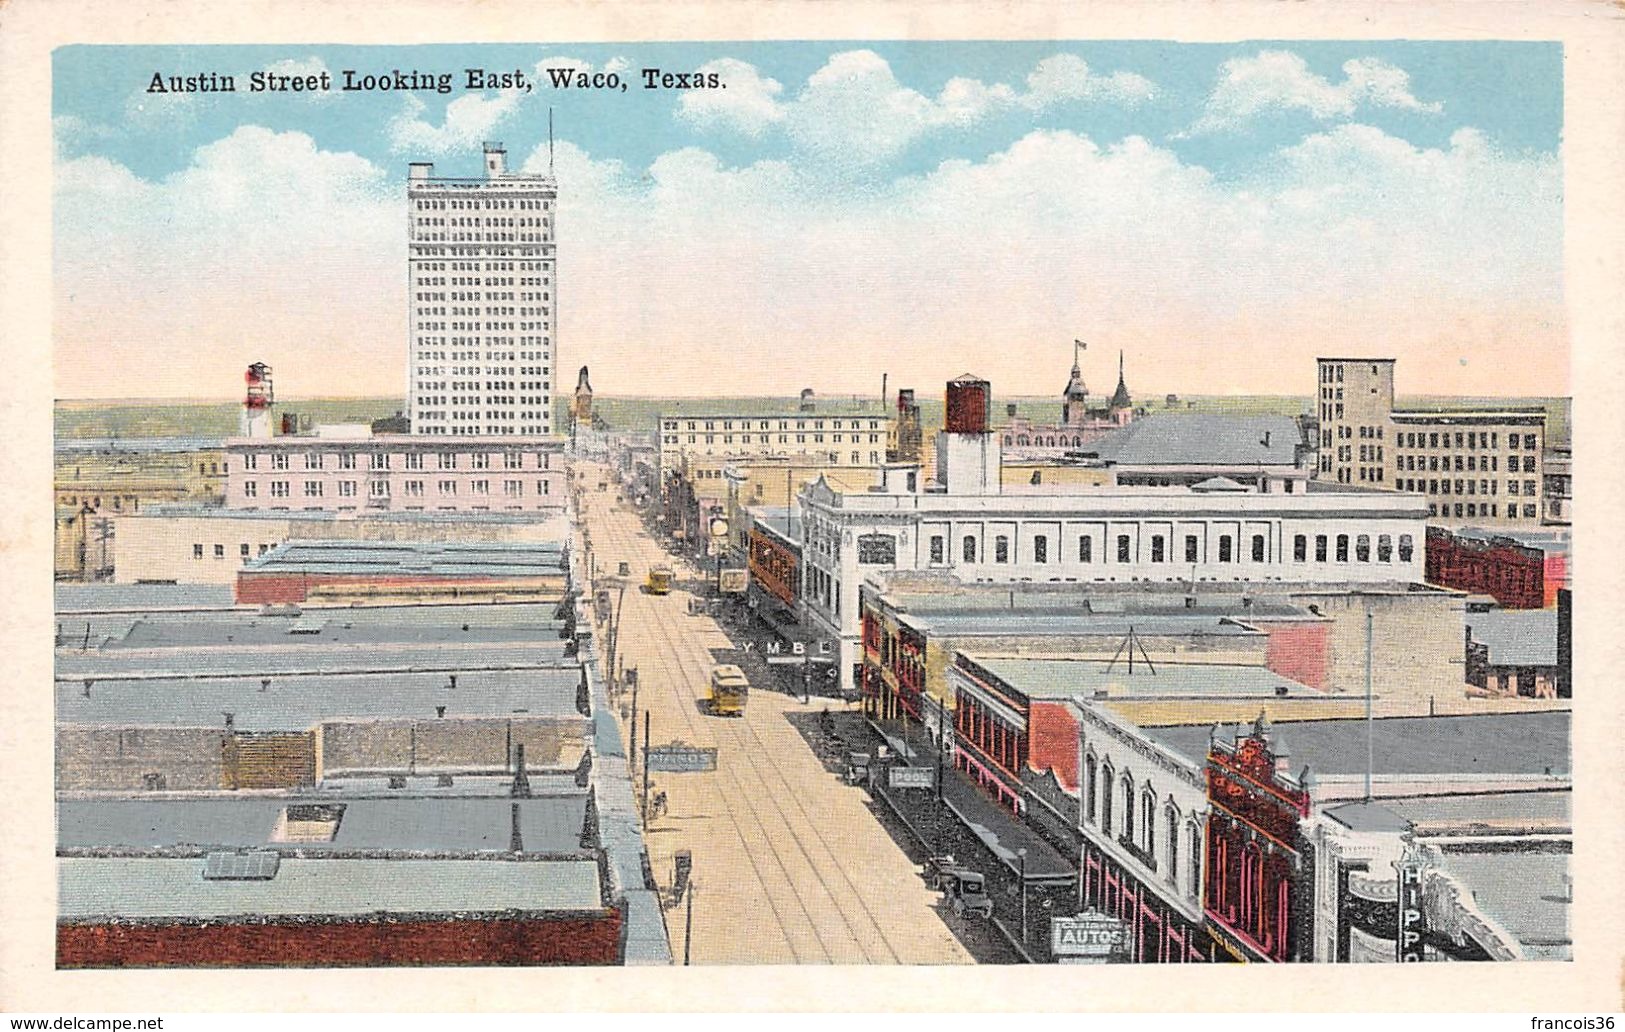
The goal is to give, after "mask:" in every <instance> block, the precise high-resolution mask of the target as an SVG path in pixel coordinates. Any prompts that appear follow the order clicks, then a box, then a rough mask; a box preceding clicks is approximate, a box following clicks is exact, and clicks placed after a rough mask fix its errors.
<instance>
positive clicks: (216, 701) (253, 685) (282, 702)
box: [56, 657, 585, 731]
mask: <svg viewBox="0 0 1625 1032" xmlns="http://www.w3.org/2000/svg"><path fill="white" fill-rule="evenodd" d="M250 658H252V657H250ZM59 676H60V675H59ZM456 676H457V687H455V688H453V687H451V686H450V675H448V674H446V673H351V674H313V675H309V676H290V675H279V676H274V677H272V678H271V683H270V686H269V687H267V688H263V689H262V687H261V680H262V679H261V678H260V677H258V676H235V677H177V678H171V677H152V678H149V679H144V680H130V679H118V678H116V677H113V678H107V679H100V678H98V679H95V680H94V682H93V684H92V686H91V688H90V694H89V695H88V696H87V695H86V694H85V689H84V685H83V682H82V681H80V680H73V679H68V680H59V681H57V683H56V722H57V725H58V726H59V727H60V726H65V725H100V726H104V727H119V728H138V727H172V728H179V727H186V728H224V726H225V716H224V715H225V714H226V713H230V714H232V724H233V727H234V728H236V729H237V730H239V731H296V730H305V729H308V728H311V727H313V726H315V725H317V724H319V723H322V722H324V721H336V720H425V719H435V718H436V715H437V712H436V711H437V707H440V706H444V707H445V708H446V709H445V716H446V718H448V719H451V718H462V719H469V718H481V717H484V718H497V717H519V716H523V717H529V718H541V717H546V718H567V717H574V718H581V714H580V712H579V711H578V710H577V709H576V692H577V689H578V687H579V685H580V683H581V672H580V671H579V670H569V669H541V670H464V671H461V672H459V673H458V674H457V675H456ZM581 719H585V718H581Z"/></svg>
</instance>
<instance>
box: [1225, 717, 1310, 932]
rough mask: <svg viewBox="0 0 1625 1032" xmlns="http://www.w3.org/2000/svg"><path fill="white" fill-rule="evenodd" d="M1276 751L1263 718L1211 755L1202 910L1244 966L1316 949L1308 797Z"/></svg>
mask: <svg viewBox="0 0 1625 1032" xmlns="http://www.w3.org/2000/svg"><path fill="white" fill-rule="evenodd" d="M1275 749H1276V747H1275V745H1274V743H1273V741H1272V735H1271V731H1270V726H1269V724H1268V722H1267V721H1265V720H1264V718H1263V716H1262V715H1260V717H1259V719H1258V720H1257V721H1256V722H1254V724H1253V727H1252V731H1251V733H1250V734H1245V735H1238V737H1237V738H1236V740H1235V741H1234V742H1226V741H1224V740H1223V739H1222V738H1220V737H1219V736H1218V735H1214V737H1213V738H1212V739H1211V741H1210V744H1209V747H1208V756H1207V769H1206V779H1207V794H1208V805H1209V808H1210V814H1209V816H1208V821H1207V840H1206V853H1207V857H1206V864H1205V867H1206V872H1207V877H1206V883H1205V886H1204V889H1203V909H1204V911H1205V912H1206V914H1207V919H1208V927H1209V930H1210V931H1211V933H1212V934H1213V936H1214V938H1215V939H1217V940H1218V941H1219V943H1220V944H1221V945H1222V946H1223V947H1224V948H1225V949H1226V950H1227V951H1229V952H1230V953H1231V954H1232V955H1233V956H1234V957H1235V958H1236V959H1238V960H1246V961H1273V962H1288V961H1305V960H1309V959H1310V951H1311V949H1312V942H1311V940H1312V933H1313V925H1312V922H1313V907H1314V899H1313V886H1314V879H1313V878H1312V877H1310V874H1309V854H1308V850H1307V848H1306V846H1305V843H1304V842H1303V838H1302V833H1301V831H1300V830H1299V822H1300V821H1301V820H1303V819H1304V818H1305V817H1307V816H1309V790H1308V786H1306V785H1303V784H1300V783H1299V782H1298V781H1297V780H1296V779H1294V778H1293V777H1292V775H1290V774H1289V773H1288V772H1287V770H1286V763H1287V761H1288V757H1287V755H1286V754H1285V751H1284V750H1282V751H1281V752H1280V753H1279V754H1277V752H1276V751H1275Z"/></svg>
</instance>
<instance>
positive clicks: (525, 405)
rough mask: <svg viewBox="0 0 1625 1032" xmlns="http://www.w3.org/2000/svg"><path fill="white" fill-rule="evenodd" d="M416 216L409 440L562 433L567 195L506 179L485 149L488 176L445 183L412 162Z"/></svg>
mask: <svg viewBox="0 0 1625 1032" xmlns="http://www.w3.org/2000/svg"><path fill="white" fill-rule="evenodd" d="M406 203H407V215H408V230H407V233H408V246H409V255H408V259H407V304H408V310H409V316H408V321H407V325H408V333H409V336H410V339H411V343H410V346H409V347H408V349H407V350H408V354H407V414H408V415H409V416H410V417H411V424H412V433H414V434H440V435H457V436H465V437H472V436H490V435H525V436H535V435H541V434H551V433H552V432H553V413H552V406H553V368H554V366H555V365H556V364H557V363H556V360H555V356H556V354H557V350H556V348H557V343H556V328H557V325H558V323H557V312H558V304H557V296H558V291H557V267H556V265H555V260H556V258H555V254H554V243H553V219H554V216H555V215H556V214H557V210H558V184H557V182H556V181H555V180H554V178H553V176H552V174H551V170H550V171H549V174H547V175H539V174H534V173H530V174H527V173H520V172H509V171H508V169H507V151H506V150H504V149H503V146H502V144H500V143H487V144H485V175H484V177H483V178H475V179H464V178H449V177H443V176H440V177H437V176H436V175H435V174H434V165H433V164H432V163H430V162H412V163H411V165H410V166H409V172H408V175H407V184H406Z"/></svg>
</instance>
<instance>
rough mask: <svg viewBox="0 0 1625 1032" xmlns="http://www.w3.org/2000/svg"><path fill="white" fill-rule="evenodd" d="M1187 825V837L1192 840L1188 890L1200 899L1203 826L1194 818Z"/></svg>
mask: <svg viewBox="0 0 1625 1032" xmlns="http://www.w3.org/2000/svg"><path fill="white" fill-rule="evenodd" d="M1186 827H1187V830H1188V831H1189V834H1188V835H1187V836H1186V838H1188V839H1189V840H1190V844H1191V848H1190V850H1189V856H1188V858H1187V860H1186V862H1187V863H1189V864H1190V865H1191V881H1190V885H1189V887H1188V891H1189V892H1190V894H1191V896H1193V897H1194V898H1196V899H1197V900H1200V899H1201V898H1202V826H1201V825H1200V824H1198V823H1197V822H1196V821H1194V820H1193V821H1191V822H1190V823H1189V824H1188V825H1187V826H1186Z"/></svg>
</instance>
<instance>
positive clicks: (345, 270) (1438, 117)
mask: <svg viewBox="0 0 1625 1032" xmlns="http://www.w3.org/2000/svg"><path fill="white" fill-rule="evenodd" d="M469 68H480V69H485V70H487V71H491V72H503V71H508V72H512V71H518V72H521V73H523V77H524V81H525V82H527V83H528V84H529V85H530V88H529V89H528V90H527V89H507V90H503V89H494V90H493V89H465V88H464V86H465V83H466V78H465V76H466V71H465V70H466V69H469ZM645 68H658V69H661V70H663V71H668V72H683V73H693V72H699V73H702V74H713V73H714V74H715V76H716V81H718V82H719V83H723V84H725V87H723V88H715V89H686V90H685V89H681V88H674V89H655V90H649V89H644V88H643V85H642V84H643V75H642V69H645ZM346 69H349V70H353V71H354V72H355V73H356V74H357V75H358V76H360V75H369V74H370V75H386V76H387V75H390V74H392V73H394V72H395V71H397V70H398V71H401V72H406V73H411V72H413V71H417V72H421V73H427V74H429V75H437V74H441V73H449V74H450V76H451V78H452V80H453V81H452V84H451V85H452V88H451V90H450V92H447V93H440V92H437V91H434V90H428V91H422V90H416V91H414V90H407V91H401V90H394V89H391V90H387V91H384V90H372V91H343V90H339V89H337V88H336V87H338V86H339V85H341V84H342V75H343V72H344V70H346ZM549 69H562V70H570V71H572V72H585V73H589V74H591V73H598V74H600V75H608V74H611V73H613V74H614V75H616V76H619V78H620V80H621V81H623V82H625V83H626V86H627V88H626V89H625V90H620V89H614V88H610V89H597V90H593V89H587V90H582V89H574V88H571V89H559V88H554V87H553V86H551V85H549V78H548V70H549ZM257 70H263V71H270V72H277V73H283V74H307V75H308V74H320V73H321V72H323V71H325V72H327V73H328V74H329V75H330V76H331V77H332V79H333V80H334V86H335V89H334V90H332V91H329V92H320V91H318V92H307V93H292V92H280V93H251V92H248V84H249V83H248V76H249V74H250V73H252V72H254V71H257ZM207 72H214V73H218V74H230V75H233V76H234V77H235V78H236V82H237V86H238V92H206V93H170V94H156V93H152V92H149V90H148V86H149V83H150V81H151V79H152V77H153V75H154V74H155V73H157V74H160V75H162V76H165V77H168V76H172V75H174V76H183V75H197V74H200V73H207ZM53 97H54V106H53V115H54V123H55V147H56V153H55V162H54V171H55V181H54V210H53V233H54V250H53V269H52V272H53V293H54V302H55V312H54V334H55V342H54V343H55V358H56V390H57V394H58V396H59V397H62V398H97V397H107V398H118V397H199V398H206V397H214V398H227V397H231V396H234V395H235V394H236V393H237V392H238V390H239V389H240V385H241V371H242V369H243V367H244V366H246V365H247V364H248V363H249V362H251V361H265V362H268V363H270V364H271V365H272V366H273V367H274V368H275V369H276V375H277V388H278V394H279V395H280V396H283V397H309V396H315V395H324V396H344V395H356V396H361V395H399V394H401V393H402V392H403V391H404V389H405V374H406V339H407V337H406V296H405V295H406V277H405V258H406V250H407V244H406V201H405V178H406V167H407V163H408V162H411V161H432V162H434V163H435V165H436V170H437V173H440V174H450V175H473V174H477V173H478V171H479V169H480V167H481V158H480V148H481V143H482V141H485V140H500V141H502V142H503V143H504V144H505V146H506V147H507V150H508V161H509V164H510V166H519V167H523V168H525V169H527V170H530V171H545V170H546V168H547V167H548V163H549V148H548V115H549V110H550V109H551V112H552V118H553V124H554V137H555V143H554V147H553V151H552V163H553V167H554V170H555V173H556V175H557V178H558V183H559V213H558V221H557V238H558V246H559V274H558V275H559V322H560V325H559V333H558V337H559V344H558V351H559V363H560V366H561V368H566V369H568V370H569V371H571V374H572V375H573V370H574V369H575V368H576V367H578V366H580V365H589V366H590V367H591V368H592V381H593V386H594V388H595V389H596V390H597V391H598V392H599V393H601V394H608V395H668V396H670V395H676V396H682V395H692V396H704V395H734V396H737V395H784V394H791V393H794V392H795V391H797V390H799V389H800V388H801V387H804V386H812V387H814V388H815V389H816V390H818V391H819V392H820V393H829V394H843V393H855V392H864V393H867V392H878V390H879V384H880V380H881V376H882V374H889V376H890V384H891V386H892V387H894V388H895V387H915V388H916V389H918V390H922V391H925V392H927V393H929V392H931V391H933V390H938V389H940V384H941V383H942V382H943V381H945V380H947V379H949V378H951V377H953V376H956V375H959V374H961V373H964V372H974V373H978V374H980V375H982V376H985V377H987V378H988V379H990V380H992V381H993V383H994V387H995V389H996V390H997V391H998V392H999V393H1001V394H1005V395H1044V394H1059V392H1060V390H1061V388H1062V386H1063V385H1064V383H1065V380H1066V371H1067V368H1068V367H1069V366H1070V364H1071V361H1072V355H1073V349H1072V341H1073V340H1074V339H1080V338H1081V339H1082V340H1085V341H1087V342H1089V348H1088V350H1087V351H1086V352H1085V355H1084V362H1083V365H1084V378H1085V380H1086V382H1087V383H1088V384H1089V386H1090V388H1091V390H1093V391H1096V392H1109V391H1110V390H1111V388H1112V387H1113V385H1114V384H1115V380H1116V363H1117V355H1118V352H1119V351H1122V352H1123V353H1124V354H1125V356H1126V363H1127V371H1128V380H1129V385H1130V387H1131V388H1133V389H1136V390H1140V391H1144V392H1148V393H1155V394H1157V395H1159V396H1160V395H1161V394H1162V393H1180V394H1303V395H1307V394H1311V393H1312V392H1313V390H1314V376H1315V371H1314V358H1315V356H1317V355H1321V354H1334V353H1335V354H1339V355H1344V354H1348V355H1367V354H1370V355H1381V356H1388V357H1395V358H1397V359H1398V360H1399V364H1398V367H1397V371H1396V379H1397V381H1398V389H1399V391H1400V393H1402V394H1410V393H1416V394H1421V393H1426V394H1463V395H1472V396H1496V395H1511V396H1525V395H1543V394H1550V395H1561V394H1567V393H1569V390H1570V386H1569V374H1568V364H1569V346H1568V330H1567V325H1566V321H1565V314H1564V308H1563V283H1562V263H1563V221H1562V220H1563V210H1562V161H1561V152H1560V143H1561V139H1562V111H1563V96H1562V49H1561V46H1560V45H1559V44H1555V43H1502V42H1449V43H1444V42H1436V43H1425V42H1422V43H1419V42H1371V41H1356V42H1326V43H1320V42H1304V41H1291V42H1269V41H1259V42H1250V43H1238V44H1176V43H1162V42H1121V41H1113V42H1091V41H1079V42H1065V41H1044V42H953V43H944V42H866V41H851V42H828V41H819V42H769V43H762V42H751V43H726V42H706V43H681V44H676V43H674V44H644V43H640V44H628V45H603V44H593V45H569V44H545V45H544V44H536V45H511V44H502V45H462V46H424V47H308V46H300V47H291V48H288V47H262V46H254V47H237V46H232V47H91V46H73V47H65V48H62V49H60V50H58V51H57V52H56V53H55V55H54V93H53ZM115 360H119V361H122V363H124V365H123V366H122V368H126V369H129V368H134V369H138V370H139V375H137V376H134V377H131V376H130V375H128V374H121V375H117V376H110V375H109V374H108V370H109V369H110V368H113V367H114V366H113V362H114V361H115ZM571 378H572V376H571V375H560V376H558V377H557V381H558V382H567V381H569V380H570V379H571Z"/></svg>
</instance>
